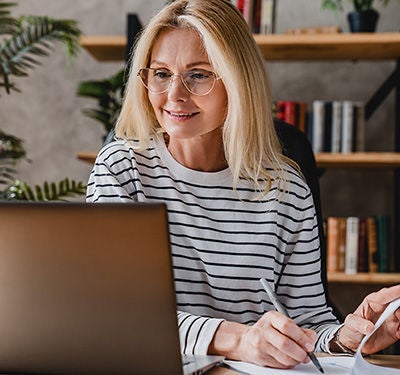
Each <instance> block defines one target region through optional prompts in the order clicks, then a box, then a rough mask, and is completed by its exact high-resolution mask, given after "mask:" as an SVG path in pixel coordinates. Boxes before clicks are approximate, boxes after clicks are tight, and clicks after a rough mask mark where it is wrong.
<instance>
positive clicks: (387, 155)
mask: <svg viewBox="0 0 400 375" xmlns="http://www.w3.org/2000/svg"><path fill="white" fill-rule="evenodd" d="M254 37H255V40H256V42H257V44H258V46H259V48H260V50H261V52H262V54H263V56H264V58H265V60H268V61H286V62H289V61H310V62H311V61H326V62H329V61H356V60H373V61H384V60H394V61H396V62H397V65H396V68H395V70H394V72H393V73H392V74H391V75H390V76H389V77H388V79H387V80H386V81H385V82H384V83H383V84H382V86H381V87H379V88H378V90H377V92H376V93H375V95H373V96H372V98H371V99H370V100H369V102H367V105H366V117H367V118H369V117H370V116H371V115H372V113H373V112H374V111H375V109H376V108H377V107H378V106H379V105H380V104H381V102H382V101H383V100H384V99H385V97H386V96H387V94H388V93H389V92H390V91H391V90H392V89H396V103H397V106H396V108H395V115H394V118H395V129H396V136H395V138H396V139H395V152H362V153H361V152H357V153H349V154H334V153H319V154H316V161H317V166H318V167H319V168H323V169H337V168H344V169H347V168H373V169H375V170H378V169H383V168H386V169H387V168H389V169H393V171H394V175H395V183H394V190H395V192H394V195H395V199H394V201H395V209H394V222H395V228H394V231H393V233H394V236H396V238H394V244H395V245H394V246H395V248H396V249H399V248H400V32H390V33H362V34H356V33H343V34H342V33H339V34H318V35H283V34H274V35H255V36H254ZM80 43H81V45H82V47H84V48H85V49H86V50H87V51H88V52H89V53H90V54H91V55H92V56H93V57H94V58H95V59H96V60H98V61H123V60H125V50H126V43H127V38H126V37H125V36H84V37H81V40H80ZM95 156H96V153H92V152H79V153H78V154H77V157H78V159H80V160H83V161H85V162H89V163H93V162H94V160H95ZM399 280H400V274H399V273H395V274H379V273H368V274H356V275H347V274H344V273H330V274H328V281H329V282H330V283H334V284H337V283H339V284H341V283H350V284H380V285H388V284H394V283H398V282H399Z"/></svg>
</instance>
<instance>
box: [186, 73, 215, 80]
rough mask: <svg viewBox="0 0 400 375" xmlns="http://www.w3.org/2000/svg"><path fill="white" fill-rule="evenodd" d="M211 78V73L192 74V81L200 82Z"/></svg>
mask: <svg viewBox="0 0 400 375" xmlns="http://www.w3.org/2000/svg"><path fill="white" fill-rule="evenodd" d="M209 77H210V74H209V73H208V74H207V73H206V72H192V73H191V74H190V78H191V79H193V80H198V81H201V80H204V79H207V78H209Z"/></svg>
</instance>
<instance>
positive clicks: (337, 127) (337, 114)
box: [331, 101, 342, 152]
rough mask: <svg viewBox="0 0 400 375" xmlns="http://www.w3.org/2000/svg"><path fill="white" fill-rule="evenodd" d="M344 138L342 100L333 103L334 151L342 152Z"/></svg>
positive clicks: (332, 147)
mask: <svg viewBox="0 0 400 375" xmlns="http://www.w3.org/2000/svg"><path fill="white" fill-rule="evenodd" d="M341 138H342V102H339V101H334V102H333V103H332V146H331V149H332V152H340V140H341Z"/></svg>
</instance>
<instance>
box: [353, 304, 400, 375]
mask: <svg viewBox="0 0 400 375" xmlns="http://www.w3.org/2000/svg"><path fill="white" fill-rule="evenodd" d="M399 307H400V298H398V299H396V300H394V301H393V302H391V303H390V304H389V305H388V307H386V309H385V311H384V312H383V313H382V315H381V316H380V317H379V319H378V320H377V322H376V323H375V327H374V329H373V331H372V332H371V333H370V334H369V335H367V336H365V337H364V338H363V340H362V341H361V343H360V345H359V346H358V349H357V353H356V355H355V363H354V367H353V370H352V372H351V374H352V375H376V374H379V375H386V374H388V375H389V374H397V375H399V374H400V369H395V368H389V367H383V366H377V365H373V364H372V363H369V362H367V361H366V360H365V359H364V358H363V356H362V355H361V352H362V348H363V346H364V344H365V343H366V342H367V341H368V339H369V338H370V337H371V336H372V335H373V334H374V332H375V331H376V330H377V329H378V328H379V327H380V326H381V325H382V323H383V322H384V321H385V320H386V319H387V318H388V317H389V316H391V315H392V314H393V313H394V312H395V311H396V310H397V309H398V308H399ZM399 360H400V359H399Z"/></svg>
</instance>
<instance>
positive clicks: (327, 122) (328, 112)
mask: <svg viewBox="0 0 400 375" xmlns="http://www.w3.org/2000/svg"><path fill="white" fill-rule="evenodd" d="M331 146H332V102H325V104H324V146H323V150H324V152H331V151H332V147H331Z"/></svg>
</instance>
